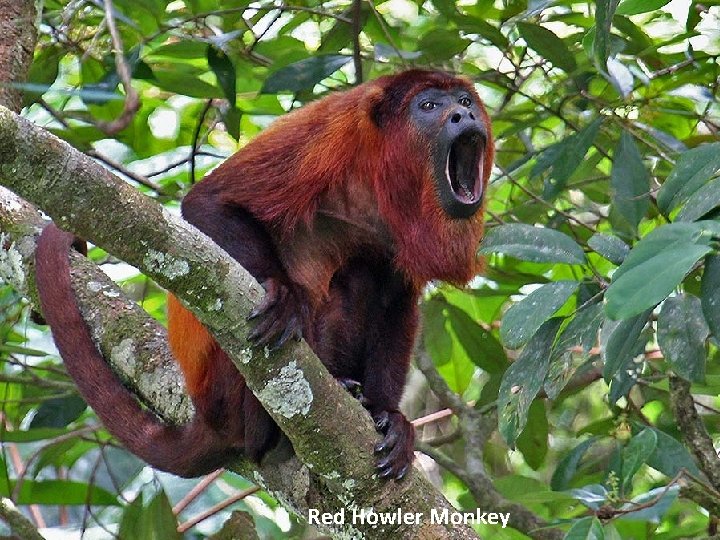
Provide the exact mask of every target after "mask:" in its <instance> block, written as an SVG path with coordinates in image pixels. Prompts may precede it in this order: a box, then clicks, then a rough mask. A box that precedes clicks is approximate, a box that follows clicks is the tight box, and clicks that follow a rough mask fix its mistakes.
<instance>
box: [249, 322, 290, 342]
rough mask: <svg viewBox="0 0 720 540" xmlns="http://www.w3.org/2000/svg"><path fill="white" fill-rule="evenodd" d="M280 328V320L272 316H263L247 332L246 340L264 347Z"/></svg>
mask: <svg viewBox="0 0 720 540" xmlns="http://www.w3.org/2000/svg"><path fill="white" fill-rule="evenodd" d="M281 330H282V321H280V320H278V319H275V318H272V317H265V318H263V319H262V320H261V321H260V322H259V323H258V325H257V326H256V327H255V328H253V329H252V330H251V331H250V333H249V334H248V340H250V341H252V342H253V343H254V344H255V345H257V346H260V347H264V346H265V345H267V344H268V343H270V341H272V339H273V338H274V337H275V336H277V335H278V334H279V333H280V331H281Z"/></svg>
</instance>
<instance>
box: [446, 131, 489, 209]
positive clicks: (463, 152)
mask: <svg viewBox="0 0 720 540" xmlns="http://www.w3.org/2000/svg"><path fill="white" fill-rule="evenodd" d="M481 139H482V135H481V134H480V133H479V132H477V131H475V130H471V131H466V132H465V133H461V134H460V135H459V136H458V137H457V138H456V139H455V140H454V141H453V143H452V144H451V145H450V150H449V151H448V155H447V161H446V164H445V177H446V178H447V180H448V182H449V184H450V188H451V189H452V192H453V195H454V196H455V199H457V201H458V202H459V203H461V204H475V203H477V202H478V201H479V200H480V198H481V197H482V189H483V185H482V178H481V177H482V171H481V169H482V156H483V147H482V144H481Z"/></svg>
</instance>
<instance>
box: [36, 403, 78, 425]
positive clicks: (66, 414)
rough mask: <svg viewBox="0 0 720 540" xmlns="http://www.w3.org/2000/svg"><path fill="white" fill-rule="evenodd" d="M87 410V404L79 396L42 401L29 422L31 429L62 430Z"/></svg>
mask: <svg viewBox="0 0 720 540" xmlns="http://www.w3.org/2000/svg"><path fill="white" fill-rule="evenodd" d="M85 409H87V403H85V400H83V399H82V398H81V397H80V396H68V397H63V398H52V399H48V400H46V401H43V403H42V405H40V407H39V408H38V410H37V413H36V414H35V416H34V417H33V419H32V422H30V427H31V428H62V427H65V426H67V425H68V424H69V423H70V422H73V421H75V420H77V419H78V417H79V416H80V415H81V414H82V413H83V412H85Z"/></svg>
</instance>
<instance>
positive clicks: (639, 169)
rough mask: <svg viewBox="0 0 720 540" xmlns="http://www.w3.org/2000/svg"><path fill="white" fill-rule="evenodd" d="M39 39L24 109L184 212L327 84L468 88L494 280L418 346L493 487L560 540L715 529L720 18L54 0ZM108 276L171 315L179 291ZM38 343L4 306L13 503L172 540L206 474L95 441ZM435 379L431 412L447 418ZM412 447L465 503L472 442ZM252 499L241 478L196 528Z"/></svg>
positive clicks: (705, 4)
mask: <svg viewBox="0 0 720 540" xmlns="http://www.w3.org/2000/svg"><path fill="white" fill-rule="evenodd" d="M108 14H110V16H108ZM40 30H41V36H40V41H39V45H38V47H37V50H36V53H35V61H34V64H33V66H32V69H31V73H30V80H29V82H28V83H27V84H26V85H24V86H23V89H24V90H25V93H26V109H25V111H24V114H25V115H26V116H27V117H28V118H30V119H32V120H33V121H35V122H37V123H39V124H41V125H43V126H45V127H47V128H48V129H50V130H52V131H53V132H54V133H56V134H57V135H58V136H60V137H62V138H63V139H65V140H67V141H68V142H70V143H71V144H72V145H74V146H75V147H76V148H78V149H80V150H82V151H85V152H87V153H89V154H90V155H91V156H93V157H95V158H96V159H98V160H100V161H101V162H103V163H104V164H106V165H107V166H108V167H109V168H111V169H112V170H114V171H115V172H117V173H119V174H120V175H122V176H124V177H125V178H127V179H128V181H129V182H132V183H134V184H137V186H138V189H140V190H142V191H144V192H146V193H147V194H148V195H149V196H151V197H155V198H157V199H158V200H159V201H161V202H163V203H164V204H167V205H168V206H169V207H171V208H174V209H176V208H177V206H178V200H179V198H180V197H181V196H182V194H183V193H184V192H185V191H186V190H187V188H188V187H189V186H190V185H191V184H192V183H193V182H195V181H197V180H199V179H200V178H201V177H202V174H203V173H204V172H205V171H207V170H208V169H209V168H211V167H212V166H214V165H215V164H217V163H218V162H219V161H221V160H222V159H223V158H224V157H226V156H228V155H230V154H231V153H232V152H234V151H236V150H237V149H238V148H240V147H242V145H243V144H245V143H246V142H247V141H248V140H250V139H251V138H252V137H253V136H254V135H255V134H256V133H258V132H259V131H260V130H261V129H262V128H263V127H265V126H266V125H267V124H268V123H269V122H271V121H272V120H273V119H274V118H275V117H277V116H279V115H281V114H283V113H284V112H285V111H286V110H288V109H289V108H291V107H296V106H299V105H301V104H303V103H306V102H308V101H310V100H313V99H316V98H317V97H318V96H320V95H323V94H324V93H326V92H328V91H331V90H332V89H334V88H341V87H343V86H347V85H350V84H353V83H354V82H356V81H357V80H358V78H363V79H368V78H374V77H376V76H378V75H381V74H384V73H390V72H393V71H396V70H399V69H402V68H404V67H410V66H423V67H435V68H442V69H449V70H452V71H456V72H460V73H463V74H464V75H466V76H467V77H469V78H470V79H472V80H473V81H474V82H475V83H476V87H477V89H478V92H479V93H480V94H481V96H482V97H483V98H484V99H485V101H486V103H487V106H488V108H489V110H490V111H491V115H492V117H493V130H494V133H495V137H496V141H497V159H496V169H495V173H494V176H493V179H492V185H491V189H490V192H489V199H488V204H487V222H488V234H487V237H486V239H485V241H484V242H483V245H482V247H481V252H482V253H483V254H485V257H486V260H487V264H486V272H485V274H484V276H483V277H478V278H477V279H476V280H475V281H474V282H473V283H472V284H471V286H470V287H469V288H467V289H464V290H459V289H456V288H451V287H449V286H446V285H443V284H439V283H438V284H436V285H434V286H433V287H432V288H431V289H429V290H428V292H427V296H426V299H425V302H424V305H423V314H424V330H423V336H422V339H421V342H420V347H419V352H418V354H419V355H426V356H429V357H430V358H431V359H432V361H433V363H434V365H435V367H436V368H437V371H438V372H439V373H440V374H441V375H442V377H443V378H444V380H445V382H446V383H447V385H448V386H449V388H450V389H451V390H452V391H453V392H455V393H457V394H459V395H460V396H462V399H463V400H464V401H466V402H469V403H472V404H473V406H474V407H475V408H476V410H477V411H478V412H479V413H481V414H480V418H482V420H481V422H485V425H489V426H491V428H492V429H486V430H482V431H483V434H484V436H483V439H482V442H483V450H484V453H483V457H484V466H485V469H486V472H487V474H488V475H489V476H490V478H492V480H493V482H494V485H495V487H496V488H497V489H498V490H499V491H500V492H501V493H502V494H503V495H504V496H505V497H507V498H508V499H510V500H512V501H515V502H518V503H521V504H523V505H525V506H527V507H528V508H530V509H532V510H533V511H534V512H536V513H537V514H538V515H540V516H542V517H543V518H545V519H547V520H548V521H549V522H551V523H558V522H559V523H563V525H562V526H563V528H564V530H565V531H569V532H568V534H567V537H568V538H623V539H628V538H636V539H645V538H662V539H670V538H681V537H696V536H703V535H706V534H715V532H714V531H715V529H716V527H717V522H716V519H715V518H714V517H712V516H714V515H717V512H718V511H720V483H718V480H719V475H718V474H717V473H715V472H714V471H713V470H712V469H713V468H714V467H717V468H718V469H719V470H720V463H715V461H717V456H716V455H715V456H714V458H713V456H710V457H708V456H707V455H706V456H705V457H704V458H703V457H702V455H701V454H702V448H701V447H702V442H703V441H704V440H707V441H712V440H716V439H717V438H718V436H720V424H719V421H720V409H719V408H720V402H719V401H718V394H720V364H719V363H718V362H717V358H718V356H719V354H718V343H719V342H720V253H719V252H718V238H720V222H719V221H718V217H719V216H720V213H719V212H720V211H719V210H718V208H720V176H718V173H719V172H720V137H718V131H719V130H720V106H719V104H718V91H719V86H720V62H719V61H718V58H719V57H720V1H718V0H706V1H695V0H673V1H672V2H670V1H669V0H623V1H622V2H619V3H618V0H600V1H598V2H579V1H573V0H476V1H475V2H473V1H467V2H466V1H461V2H457V3H455V2H451V1H449V0H430V1H427V2H413V1H411V0H388V1H380V0H377V1H373V0H367V1H365V2H361V1H358V2H356V3H354V4H352V3H349V2H346V1H344V0H338V1H335V2H317V1H315V0H301V1H300V2H297V3H292V4H285V3H281V2H270V1H265V0H261V1H259V2H253V3H249V2H245V1H242V0H220V1H217V0H213V1H210V0H175V1H171V2H168V1H164V0H144V1H139V0H114V2H112V3H110V2H109V1H108V0H106V1H105V2H93V1H89V0H68V1H66V0H46V1H45V2H44V6H43V13H42V20H41V25H40ZM113 34H114V36H113ZM119 49H122V55H116V54H114V52H115V51H118V50H119ZM124 72H126V73H125V74H124ZM130 84H131V86H130ZM93 256H94V257H95V258H96V259H98V260H101V261H103V262H105V263H107V264H108V266H111V267H117V266H118V265H117V264H115V263H116V261H114V260H112V259H107V258H106V256H105V255H104V254H103V253H100V252H99V250H94V252H93ZM120 274H121V275H122V276H124V277H125V278H126V279H125V284H126V285H127V288H128V290H130V291H132V292H133V293H134V294H136V295H137V297H138V298H139V299H140V300H141V301H142V303H143V305H144V307H145V308H146V309H147V310H148V311H149V312H150V313H151V314H152V315H153V316H156V317H157V318H159V319H162V318H163V317H164V315H163V313H164V293H162V291H160V290H159V289H158V288H157V287H155V286H154V285H153V284H152V283H149V282H148V280H146V279H145V278H144V277H143V276H138V275H134V276H133V277H130V278H127V276H128V272H127V270H126V269H125V271H124V272H121V273H120ZM41 330H42V327H38V326H36V325H35V324H34V323H32V322H31V320H30V318H29V316H28V309H27V306H26V304H24V303H23V302H22V301H21V300H20V298H19V297H18V296H17V294H16V293H14V292H13V291H12V290H11V289H10V288H9V287H6V288H3V289H0V336H1V338H2V339H1V341H0V361H1V362H2V375H0V396H2V400H3V409H2V418H3V423H4V426H5V431H4V432H3V433H2V435H0V440H2V441H3V443H4V444H3V450H4V451H3V455H2V458H3V460H4V465H5V469H6V470H7V474H6V475H2V478H0V493H2V495H3V496H5V497H11V498H12V499H13V500H14V501H15V502H16V503H17V504H19V505H28V506H27V508H28V509H29V510H30V511H31V513H30V514H29V515H31V516H33V519H34V520H35V523H36V524H38V525H42V524H47V525H48V526H50V527H59V526H60V525H68V526H72V527H75V528H80V527H98V526H99V527H107V528H109V529H111V530H113V531H117V530H118V527H119V530H120V531H121V532H122V535H124V536H123V537H125V538H144V537H145V536H143V535H151V534H156V535H159V536H154V537H160V538H172V537H173V535H174V533H170V531H173V530H174V528H175V517H174V516H173V515H172V513H171V511H170V510H171V507H170V503H169V501H168V496H169V497H170V499H172V500H173V501H176V500H177V499H179V498H180V497H181V496H182V495H183V493H185V492H186V491H187V490H188V489H189V487H190V486H191V485H192V484H193V483H192V482H187V481H179V480H177V479H174V478H170V477H168V476H166V475H153V474H151V472H150V471H148V470H147V469H143V468H142V464H140V463H139V462H138V461H137V460H136V459H135V458H133V457H132V456H129V455H128V454H127V453H125V452H124V451H123V450H122V449H120V448H117V447H116V446H114V445H113V444H112V442H111V441H109V440H108V437H107V434H106V433H105V432H104V431H103V430H102V429H96V427H95V426H96V423H95V421H94V419H93V417H92V413H91V411H89V410H87V409H86V407H85V405H84V402H83V401H82V400H81V399H79V398H78V397H77V395H76V394H75V392H74V390H73V387H72V385H71V384H70V383H69V381H68V380H67V379H66V377H65V376H64V375H63V374H62V370H61V363H60V362H59V360H58V359H57V358H56V357H54V356H52V355H50V356H47V353H46V350H47V349H48V348H49V347H48V343H49V341H48V334H46V333H41ZM36 349H41V350H36ZM683 381H688V382H689V383H691V386H690V387H689V388H690V392H691V395H692V398H693V400H694V403H695V405H696V406H697V411H698V413H699V415H700V420H698V419H697V418H695V417H694V416H693V415H692V414H690V412H689V411H688V407H687V405H686V404H685V405H683V403H684V402H683V399H682V397H683V396H685V395H687V387H688V385H687V384H686V383H684V382H683ZM424 384H425V383H424V382H420V383H418V382H417V381H413V382H412V383H411V385H410V389H409V394H410V395H409V398H410V399H408V408H409V410H410V412H411V414H413V415H414V416H415V417H418V416H423V414H427V413H430V412H433V411H434V410H436V409H438V408H440V407H439V406H438V402H437V400H436V399H434V398H432V397H428V393H427V392H425V391H424V390H423V389H424V388H425V386H423V385H424ZM434 388H435V389H436V387H434ZM690 409H692V407H690ZM694 422H695V423H694ZM678 424H680V425H678ZM702 424H704V425H705V426H706V429H707V433H705V432H703V431H702V429H700V430H696V429H693V428H696V427H698V425H700V426H702ZM419 433H420V435H421V436H422V438H423V439H425V440H426V441H427V440H428V439H432V441H431V442H432V443H433V444H432V445H425V446H424V447H423V450H425V451H426V452H427V453H428V454H429V455H430V456H431V457H434V458H436V459H437V462H438V463H441V464H442V463H446V462H450V463H454V464H456V467H455V468H453V473H452V474H451V473H450V472H448V471H447V470H445V469H444V468H442V467H441V468H438V467H437V466H436V465H433V464H430V465H428V467H429V468H430V469H431V470H432V471H433V472H434V474H435V479H436V483H437V484H438V485H439V486H441V488H442V489H443V491H444V493H445V494H446V495H447V496H448V497H450V498H451V500H453V501H455V502H456V503H457V505H458V507H459V508H462V509H465V510H474V508H475V507H476V506H477V502H476V500H475V499H474V498H473V494H472V490H470V491H469V490H468V485H467V482H466V480H467V479H468V478H472V475H473V471H472V470H466V469H465V468H464V466H465V454H466V451H467V449H466V447H465V445H466V442H467V439H466V437H465V432H464V427H462V426H460V427H458V425H457V422H455V421H454V420H453V419H452V418H450V419H447V418H445V419H444V420H442V421H440V422H435V423H429V424H426V425H425V426H424V427H422V428H420V429H419ZM713 459H714V460H713ZM425 461H427V460H425ZM437 473H439V474H437ZM463 473H465V474H466V475H467V476H463ZM250 485H251V484H250V482H248V481H246V480H244V479H242V478H239V477H237V476H234V475H229V474H226V475H224V476H222V477H221V479H219V480H217V481H216V482H214V483H213V484H212V485H211V487H210V488H207V489H206V490H205V491H204V492H203V495H202V496H201V497H200V498H199V499H198V500H197V501H196V503H195V505H196V506H195V507H193V510H195V511H196V512H199V511H200V510H201V509H203V508H208V507H210V506H212V505H213V504H214V503H216V502H218V501H222V500H225V499H227V497H228V493H230V492H232V491H233V490H235V489H237V490H243V489H246V488H248V487H249V486H250ZM166 493H167V494H168V495H166ZM243 500H244V502H243V503H241V504H242V508H243V509H244V510H246V511H248V512H250V513H251V515H252V517H253V519H254V522H255V526H256V527H257V529H258V534H259V535H260V537H268V538H285V537H287V536H288V535H295V534H297V535H300V534H303V532H304V531H305V525H304V524H303V523H302V522H300V521H296V519H295V518H288V515H287V513H286V512H285V511H284V510H282V508H281V507H279V506H278V504H277V503H276V502H275V501H273V500H272V499H271V498H270V497H269V496H267V495H264V494H256V495H255V496H253V497H245V498H244V499H243ZM484 510H492V509H488V508H486V509H484ZM708 515H710V516H711V517H710V518H709V517H708ZM188 517H189V515H185V514H183V515H182V517H181V519H180V521H185V520H187V519H188ZM226 517H227V516H226V515H225V514H224V513H222V512H218V513H215V514H214V516H213V517H212V518H211V519H209V520H206V521H205V522H203V524H202V525H201V526H200V527H197V528H195V529H193V532H194V534H196V536H197V537H204V536H203V535H204V534H209V533H210V532H212V531H215V530H217V529H218V528H219V527H220V525H221V524H222V522H223V521H224V519H225V518H226ZM480 530H481V531H482V532H483V534H487V535H492V538H523V537H526V536H524V535H522V534H520V533H519V532H517V531H513V530H510V529H500V528H499V527H497V526H484V527H481V528H480ZM102 534H103V533H102V532H101V533H100V537H102ZM105 534H107V535H109V534H110V532H107V533H105ZM48 537H50V536H48ZM148 537H150V536H148Z"/></svg>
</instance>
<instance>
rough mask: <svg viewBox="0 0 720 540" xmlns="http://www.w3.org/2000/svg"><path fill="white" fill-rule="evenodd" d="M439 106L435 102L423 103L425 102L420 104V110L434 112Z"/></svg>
mask: <svg viewBox="0 0 720 540" xmlns="http://www.w3.org/2000/svg"><path fill="white" fill-rule="evenodd" d="M437 106H438V104H437V103H435V102H434V101H423V102H422V103H421V104H420V108H421V109H422V110H423V111H432V110H433V109H434V108H435V107H437Z"/></svg>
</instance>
